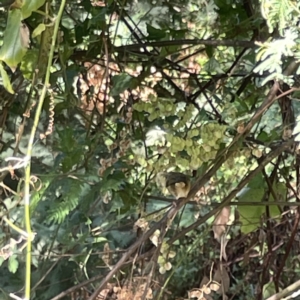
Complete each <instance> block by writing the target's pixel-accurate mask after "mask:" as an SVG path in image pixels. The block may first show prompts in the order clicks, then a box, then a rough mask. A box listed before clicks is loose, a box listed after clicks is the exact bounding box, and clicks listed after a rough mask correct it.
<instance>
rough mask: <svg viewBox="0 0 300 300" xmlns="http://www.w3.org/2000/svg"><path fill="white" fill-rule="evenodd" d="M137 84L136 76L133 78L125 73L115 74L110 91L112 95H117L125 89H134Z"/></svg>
mask: <svg viewBox="0 0 300 300" xmlns="http://www.w3.org/2000/svg"><path fill="white" fill-rule="evenodd" d="M137 85H138V80H137V78H134V77H132V76H130V75H128V74H126V73H122V74H120V75H116V76H114V77H113V88H112V91H111V95H112V96H118V95H119V94H120V93H122V92H124V91H125V90H126V89H134V88H136V86H137Z"/></svg>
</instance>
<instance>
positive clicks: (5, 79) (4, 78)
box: [0, 62, 15, 94]
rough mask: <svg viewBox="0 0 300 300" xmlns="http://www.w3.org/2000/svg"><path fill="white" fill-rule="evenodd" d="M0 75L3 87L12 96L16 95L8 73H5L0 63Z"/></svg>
mask: <svg viewBox="0 0 300 300" xmlns="http://www.w3.org/2000/svg"><path fill="white" fill-rule="evenodd" d="M0 74H1V77H2V82H3V86H4V88H5V89H6V90H7V91H8V92H9V93H11V94H14V93H15V92H14V90H13V88H12V85H11V83H10V80H9V77H8V75H7V72H6V71H5V69H4V68H3V65H2V63H1V62H0Z"/></svg>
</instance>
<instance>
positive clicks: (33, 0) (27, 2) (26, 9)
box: [21, 0, 45, 19]
mask: <svg viewBox="0 0 300 300" xmlns="http://www.w3.org/2000/svg"><path fill="white" fill-rule="evenodd" d="M44 3H45V0H24V3H23V6H22V8H21V10H22V16H23V19H26V18H28V17H29V16H30V15H31V14H32V12H34V11H36V10H37V9H38V8H39V7H41V6H42V5H43V4H44Z"/></svg>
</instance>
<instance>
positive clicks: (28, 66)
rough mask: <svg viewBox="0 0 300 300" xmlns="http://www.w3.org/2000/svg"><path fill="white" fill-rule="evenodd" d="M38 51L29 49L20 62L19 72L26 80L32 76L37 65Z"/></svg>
mask: <svg viewBox="0 0 300 300" xmlns="http://www.w3.org/2000/svg"><path fill="white" fill-rule="evenodd" d="M38 55H39V51H38V50H37V49H30V50H28V51H27V52H26V54H25V56H24V57H23V59H22V62H21V67H20V69H21V71H22V73H23V76H24V77H25V78H27V79H31V78H32V74H33V72H34V69H35V67H36V64H37V60H38Z"/></svg>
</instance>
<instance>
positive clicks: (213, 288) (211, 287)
mask: <svg viewBox="0 0 300 300" xmlns="http://www.w3.org/2000/svg"><path fill="white" fill-rule="evenodd" d="M209 287H210V289H211V290H212V291H215V292H216V291H217V290H218V289H219V288H220V286H219V285H218V284H216V283H211V284H210V286H209Z"/></svg>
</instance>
